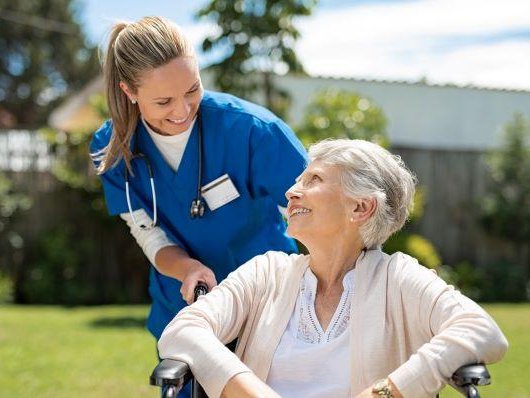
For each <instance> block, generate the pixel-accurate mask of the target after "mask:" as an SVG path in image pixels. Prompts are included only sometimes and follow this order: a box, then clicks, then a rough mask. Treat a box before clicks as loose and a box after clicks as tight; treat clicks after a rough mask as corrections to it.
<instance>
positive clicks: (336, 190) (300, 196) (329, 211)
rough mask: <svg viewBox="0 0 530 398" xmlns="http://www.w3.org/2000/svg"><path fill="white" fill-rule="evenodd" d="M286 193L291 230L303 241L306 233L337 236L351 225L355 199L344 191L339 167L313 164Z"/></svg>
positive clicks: (309, 235)
mask: <svg viewBox="0 0 530 398" xmlns="http://www.w3.org/2000/svg"><path fill="white" fill-rule="evenodd" d="M285 195H286V196H287V199H288V200H289V204H288V207H287V214H288V219H289V226H288V228H287V232H288V233H289V235H290V236H292V237H293V238H296V239H298V240H300V241H301V242H302V243H304V240H306V239H304V238H305V237H306V236H307V237H311V238H318V237H323V236H325V235H329V236H337V235H335V234H340V233H341V232H343V231H344V228H347V227H348V225H349V218H350V217H349V214H350V212H351V211H352V206H353V201H352V199H350V198H348V197H347V196H346V195H345V194H344V190H343V188H342V185H341V182H340V171H339V168H338V167H337V166H330V165H327V164H325V163H322V162H320V161H318V160H317V161H314V162H312V163H310V164H309V166H308V167H307V169H306V170H305V171H304V172H303V173H302V174H301V175H300V176H299V177H298V178H297V180H296V183H295V184H294V185H293V186H292V187H291V188H289V190H288V191H287V193H286V194H285Z"/></svg>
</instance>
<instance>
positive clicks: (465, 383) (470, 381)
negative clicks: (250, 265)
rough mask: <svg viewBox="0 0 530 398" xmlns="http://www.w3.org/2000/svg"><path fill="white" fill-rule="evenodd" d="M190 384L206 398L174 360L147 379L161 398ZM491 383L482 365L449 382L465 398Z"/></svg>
mask: <svg viewBox="0 0 530 398" xmlns="http://www.w3.org/2000/svg"><path fill="white" fill-rule="evenodd" d="M206 293H208V287H207V286H206V285H204V284H202V283H199V284H198V285H197V287H196V288H195V300H197V298H198V297H199V296H201V295H203V294H206ZM188 382H191V383H192V384H191V398H207V395H206V393H205V392H204V390H203V388H202V387H201V385H200V384H199V383H198V382H197V380H195V379H194V378H193V374H192V373H191V370H190V368H189V366H188V364H187V363H185V362H182V361H176V360H174V359H164V360H162V361H161V362H160V363H159V364H158V365H157V366H156V367H155V369H154V370H153V372H152V373H151V376H150V377H149V383H150V384H151V385H152V386H158V387H161V388H162V398H176V397H177V395H178V393H179V391H180V390H181V389H182V388H183V387H184V385H186V383H188ZM490 383H491V376H490V374H489V372H488V369H487V368H486V366H485V365H484V364H480V363H479V364H471V365H464V366H462V367H460V368H458V369H457V370H456V371H455V372H454V373H453V375H452V376H451V380H450V381H449V385H451V386H452V387H453V388H454V389H456V390H457V391H459V392H460V393H462V394H463V395H464V396H465V397H467V398H480V395H479V393H478V390H477V388H476V387H478V386H485V385H488V384H490Z"/></svg>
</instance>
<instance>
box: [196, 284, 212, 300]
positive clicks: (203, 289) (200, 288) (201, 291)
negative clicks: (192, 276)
mask: <svg viewBox="0 0 530 398" xmlns="http://www.w3.org/2000/svg"><path fill="white" fill-rule="evenodd" d="M208 290H209V289H208V285H207V284H206V283H204V282H198V283H197V286H195V289H194V290H193V301H194V302H195V301H197V299H198V298H199V297H200V296H203V295H205V294H206V293H208Z"/></svg>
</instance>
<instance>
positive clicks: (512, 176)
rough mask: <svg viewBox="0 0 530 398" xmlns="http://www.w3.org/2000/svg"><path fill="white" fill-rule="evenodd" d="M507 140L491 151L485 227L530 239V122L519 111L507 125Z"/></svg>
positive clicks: (519, 241) (495, 232)
mask: <svg viewBox="0 0 530 398" xmlns="http://www.w3.org/2000/svg"><path fill="white" fill-rule="evenodd" d="M503 133H504V144H503V146H502V147H500V148H499V149H497V150H494V151H492V152H491V153H490V155H489V157H488V160H487V161H488V165H489V169H490V172H491V179H492V186H491V189H490V192H489V194H488V195H487V196H486V197H485V198H484V200H483V202H482V215H483V218H482V221H483V225H484V226H485V228H486V230H487V231H488V232H489V233H491V234H493V235H496V236H498V237H501V238H504V239H509V240H511V241H513V242H515V243H517V244H528V243H529V242H530V122H529V121H528V119H526V118H525V117H524V116H523V115H521V114H519V113H517V114H515V115H514V116H513V119H512V120H511V121H510V122H509V123H507V124H506V125H505V126H504V131H503Z"/></svg>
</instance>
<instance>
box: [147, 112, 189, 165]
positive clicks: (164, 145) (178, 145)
mask: <svg viewBox="0 0 530 398" xmlns="http://www.w3.org/2000/svg"><path fill="white" fill-rule="evenodd" d="M196 120H197V117H195V118H194V119H193V121H192V122H191V124H190V127H188V129H187V130H186V131H184V132H182V133H180V134H176V135H162V134H158V133H157V132H155V131H154V130H153V129H152V128H151V127H149V125H148V124H147V122H146V121H145V120H144V118H142V123H143V124H144V126H145V129H146V130H147V132H148V133H149V135H150V136H151V139H152V140H153V142H154V143H155V146H156V148H157V149H158V150H159V151H160V153H161V154H162V157H163V158H164V160H165V161H166V162H167V163H168V164H169V166H170V167H171V168H172V169H173V171H177V170H178V168H179V166H180V162H181V160H182V156H183V155H184V150H185V149H186V144H187V143H188V140H189V138H190V135H191V131H192V130H193V126H194V125H195V121H196Z"/></svg>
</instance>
